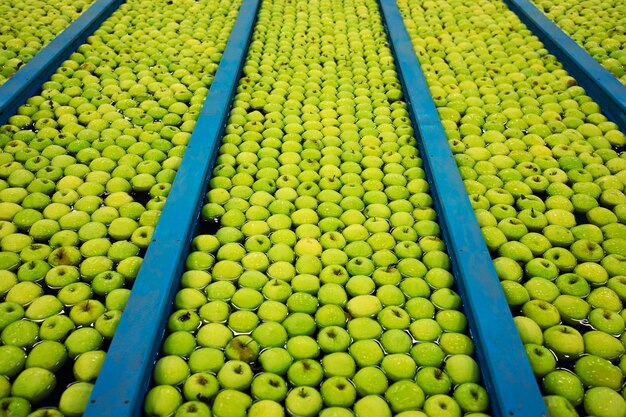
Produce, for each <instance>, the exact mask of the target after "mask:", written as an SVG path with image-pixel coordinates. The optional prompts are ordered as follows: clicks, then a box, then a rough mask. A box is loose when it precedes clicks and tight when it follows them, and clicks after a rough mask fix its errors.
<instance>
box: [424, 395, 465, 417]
mask: <svg viewBox="0 0 626 417" xmlns="http://www.w3.org/2000/svg"><path fill="white" fill-rule="evenodd" d="M424 412H426V414H427V415H429V416H433V417H443V416H450V417H458V416H461V413H462V411H461V407H460V406H459V404H458V403H457V402H456V400H454V399H453V398H452V397H450V396H448V395H445V394H436V395H432V396H430V397H428V398H427V399H426V401H425V402H424Z"/></svg>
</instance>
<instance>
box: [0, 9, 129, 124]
mask: <svg viewBox="0 0 626 417" xmlns="http://www.w3.org/2000/svg"><path fill="white" fill-rule="evenodd" d="M124 2H125V0H96V1H95V2H94V3H93V4H92V5H91V6H89V8H88V9H87V10H85V11H84V12H83V13H82V14H81V15H80V16H78V18H77V19H76V20H74V21H73V22H72V23H71V24H70V25H69V26H68V27H66V28H65V30H63V31H62V32H61V33H59V34H58V35H57V36H56V37H55V38H54V39H53V40H52V41H51V42H50V43H49V44H48V45H46V46H45V47H44V48H42V49H41V50H40V51H39V52H38V53H37V54H36V55H35V56H34V57H33V59H31V60H30V61H28V62H27V63H26V64H25V65H24V66H23V67H22V68H20V69H19V70H18V71H17V72H16V73H15V75H13V76H12V77H11V78H9V79H8V81H7V82H5V83H4V84H3V85H2V86H1V87H0V125H3V124H5V123H6V122H7V120H8V119H9V117H11V116H13V115H14V114H15V113H16V112H17V109H18V108H19V107H20V106H21V105H23V104H24V103H25V102H26V100H27V99H28V98H30V97H31V96H32V95H33V94H35V93H36V92H38V91H39V90H41V86H42V84H43V83H44V82H46V81H48V79H49V78H50V76H51V75H52V74H54V72H55V71H56V70H57V68H58V67H59V65H61V63H62V62H63V61H65V60H66V59H67V58H68V57H69V56H70V55H71V54H72V53H73V52H74V51H76V48H78V47H79V46H80V45H81V44H83V43H84V42H85V40H86V39H87V38H88V37H89V36H91V35H92V34H93V32H94V31H95V30H96V29H97V28H99V27H100V25H101V24H102V22H104V21H105V20H106V19H108V18H109V16H111V14H112V13H113V12H114V11H115V10H117V9H118V8H119V7H120V5H121V4H122V3H124Z"/></svg>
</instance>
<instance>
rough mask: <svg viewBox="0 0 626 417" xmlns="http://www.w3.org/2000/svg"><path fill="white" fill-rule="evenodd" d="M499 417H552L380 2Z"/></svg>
mask: <svg viewBox="0 0 626 417" xmlns="http://www.w3.org/2000/svg"><path fill="white" fill-rule="evenodd" d="M379 1H380V5H381V10H382V13H383V17H384V21H385V27H386V30H387V32H388V34H389V38H390V41H391V49H392V51H393V53H394V56H395V59H396V63H397V67H396V70H397V72H398V75H399V78H400V80H401V83H402V86H403V89H404V93H405V100H406V101H407V103H408V104H409V113H410V115H411V119H412V121H413V124H414V126H415V127H416V132H417V136H418V137H417V139H418V148H419V151H420V156H421V158H422V160H423V161H424V167H425V169H426V172H427V175H428V179H429V183H430V186H431V192H432V195H433V200H434V203H435V207H436V209H437V214H438V218H439V223H440V225H441V226H442V230H443V232H444V240H445V242H446V246H447V248H448V253H449V255H450V259H451V261H452V267H453V270H454V275H455V277H456V284H457V286H458V288H459V292H460V294H461V296H462V299H463V306H464V309H465V315H466V316H467V319H468V322H469V325H470V332H471V336H472V339H473V340H474V343H475V345H476V353H477V356H478V361H479V365H480V367H481V370H482V372H483V378H484V383H485V387H486V388H487V390H488V392H489V395H490V400H491V413H492V415H494V416H496V415H497V416H509V417H513V416H529V417H540V416H541V417H547V416H548V412H547V410H546V407H545V405H544V402H543V399H542V397H541V393H540V391H539V387H538V385H537V382H536V379H535V376H534V375H533V372H532V370H531V368H530V364H529V362H528V359H527V357H526V353H525V351H524V348H523V346H522V342H521V340H520V338H519V336H518V333H517V328H516V327H515V324H514V322H513V318H512V316H511V312H510V310H509V306H508V304H507V302H506V299H505V297H504V293H503V292H502V289H501V287H500V283H499V279H498V277H497V275H496V272H495V269H494V267H493V264H492V261H491V256H490V255H489V251H488V249H487V246H486V245H485V243H484V240H483V237H482V234H481V232H480V228H479V227H478V223H477V221H476V217H475V216H474V211H473V210H472V207H471V205H470V203H469V199H468V198H467V192H466V191H465V187H464V186H463V182H462V181H461V176H460V175H459V171H458V168H457V165H456V162H455V159H454V157H453V156H452V151H451V150H450V147H449V145H448V140H447V138H446V135H445V133H444V131H443V127H442V126H441V122H440V121H439V115H438V113H437V110H436V109H435V105H434V103H433V101H432V99H431V97H430V91H429V89H428V85H427V83H426V79H425V78H424V75H423V73H422V71H421V67H420V64H419V61H418V60H417V57H416V54H415V51H414V50H413V46H412V44H411V40H410V38H409V35H408V33H407V31H406V28H405V26H404V23H403V21H402V16H401V15H400V11H399V10H398V6H397V4H396V3H395V0H379Z"/></svg>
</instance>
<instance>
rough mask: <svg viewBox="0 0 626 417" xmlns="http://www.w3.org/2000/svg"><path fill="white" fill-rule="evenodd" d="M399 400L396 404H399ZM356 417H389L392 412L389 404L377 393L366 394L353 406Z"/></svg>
mask: <svg viewBox="0 0 626 417" xmlns="http://www.w3.org/2000/svg"><path fill="white" fill-rule="evenodd" d="M401 404H402V403H401V402H398V405H399V406H401ZM353 410H354V414H355V415H356V416H357V417H365V416H368V415H376V416H380V417H391V415H392V412H391V409H390V406H389V404H388V403H387V402H386V401H385V400H384V399H382V398H381V397H379V396H377V395H367V396H365V397H363V398H361V399H360V400H358V401H357V402H356V403H355V404H354V407H353Z"/></svg>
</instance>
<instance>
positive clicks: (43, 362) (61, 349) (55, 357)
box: [26, 340, 67, 372]
mask: <svg viewBox="0 0 626 417" xmlns="http://www.w3.org/2000/svg"><path fill="white" fill-rule="evenodd" d="M66 360H67V349H66V348H65V346H64V345H63V344H62V343H59V342H57V341H53V340H44V341H42V342H40V343H37V344H36V345H35V346H34V347H33V348H32V350H31V351H30V352H29V353H28V356H27V358H26V368H33V367H37V368H43V369H46V370H48V371H50V372H56V371H58V370H59V369H61V367H62V366H63V365H64V364H65V361H66Z"/></svg>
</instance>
